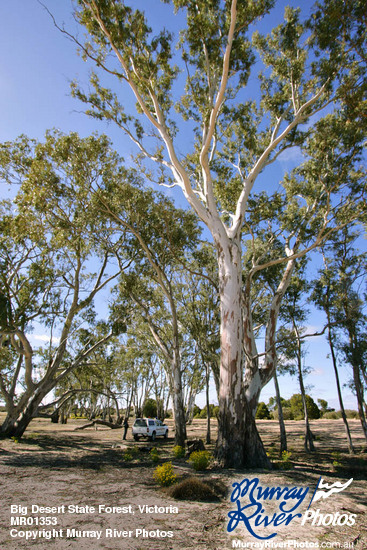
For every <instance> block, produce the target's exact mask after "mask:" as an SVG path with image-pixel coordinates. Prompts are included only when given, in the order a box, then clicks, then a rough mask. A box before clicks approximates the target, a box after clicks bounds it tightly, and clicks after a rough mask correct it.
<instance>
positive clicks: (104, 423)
mask: <svg viewBox="0 0 367 550" xmlns="http://www.w3.org/2000/svg"><path fill="white" fill-rule="evenodd" d="M96 424H101V425H102V426H107V427H108V428H111V430H118V429H121V428H122V424H116V423H114V422H107V420H92V422H88V423H87V424H83V426H78V427H77V428H74V431H76V430H84V429H85V428H90V427H91V426H95V425H96Z"/></svg>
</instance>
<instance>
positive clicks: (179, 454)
mask: <svg viewBox="0 0 367 550" xmlns="http://www.w3.org/2000/svg"><path fill="white" fill-rule="evenodd" d="M172 452H173V454H174V456H175V458H184V456H185V448H184V447H181V445H176V446H175V447H173V449H172Z"/></svg>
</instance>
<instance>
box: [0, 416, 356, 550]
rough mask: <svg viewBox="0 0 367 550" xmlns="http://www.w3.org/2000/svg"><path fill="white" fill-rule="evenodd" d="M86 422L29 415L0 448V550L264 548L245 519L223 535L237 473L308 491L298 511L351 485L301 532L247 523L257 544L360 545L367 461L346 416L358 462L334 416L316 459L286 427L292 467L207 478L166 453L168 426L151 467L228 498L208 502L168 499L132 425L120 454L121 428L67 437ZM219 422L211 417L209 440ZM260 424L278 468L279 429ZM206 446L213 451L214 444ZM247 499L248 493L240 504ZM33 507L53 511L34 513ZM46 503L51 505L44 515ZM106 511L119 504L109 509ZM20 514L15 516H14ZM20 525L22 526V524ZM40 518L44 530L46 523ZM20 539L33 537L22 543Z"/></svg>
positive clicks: (318, 435)
mask: <svg viewBox="0 0 367 550" xmlns="http://www.w3.org/2000/svg"><path fill="white" fill-rule="evenodd" d="M83 422H84V421H82V420H71V421H70V420H69V422H68V424H66V425H55V424H51V422H50V421H49V420H47V419H36V420H34V421H33V422H32V423H31V425H30V427H29V429H28V430H27V431H26V433H25V436H24V438H23V439H22V440H21V441H20V442H17V441H13V440H6V441H5V440H3V441H0V474H1V489H0V496H1V507H0V550H18V549H27V550H28V549H31V550H34V549H39V550H44V549H48V548H50V549H51V550H53V549H55V550H58V549H62V550H63V549H76V550H89V549H109V550H118V549H126V550H128V549H132V550H140V549H141V550H143V549H144V550H160V549H162V550H165V549H174V550H176V549H177V550H194V549H195V550H196V549H203V550H214V549H218V550H219V549H226V550H227V549H230V548H234V547H237V548H260V547H261V544H263V542H264V541H263V540H261V539H259V538H257V537H255V536H253V535H251V533H249V531H248V529H247V527H246V526H245V525H244V522H240V524H239V525H238V527H237V528H236V529H235V530H233V531H232V532H231V533H228V532H227V525H228V513H229V512H231V511H234V510H235V509H237V507H236V505H235V503H233V502H231V501H230V495H231V493H232V490H233V488H232V484H233V483H236V482H237V483H240V482H241V481H242V480H244V479H245V478H248V479H251V480H252V479H254V478H258V479H259V484H260V485H261V486H262V487H263V488H265V487H288V488H294V487H297V488H301V487H302V488H304V489H305V488H307V487H308V488H309V492H308V494H307V495H306V497H305V500H304V502H302V503H301V504H300V506H299V510H297V511H299V512H301V513H302V514H303V513H304V512H306V510H307V506H308V505H309V503H310V500H311V496H312V495H313V493H314V491H315V489H316V486H317V483H318V481H319V479H320V476H321V477H322V480H323V481H324V482H325V481H326V482H328V483H329V484H330V483H335V482H342V483H343V484H344V483H346V482H347V481H348V480H349V479H350V478H353V482H352V483H351V484H350V485H349V486H348V487H347V488H346V489H345V490H344V491H341V492H338V493H337V494H332V495H331V496H330V497H329V498H327V499H325V500H323V499H322V500H319V501H318V502H317V504H316V503H315V504H314V505H313V504H312V507H311V508H310V510H314V511H315V510H316V509H319V511H320V512H319V517H318V518H317V520H315V521H316V523H315V525H312V518H311V519H310V520H308V521H307V522H306V523H305V524H304V525H302V520H301V518H295V519H294V520H292V521H291V522H290V523H289V524H288V525H287V524H285V523H282V524H280V525H279V526H277V527H274V526H273V525H270V526H268V527H264V522H261V523H260V524H258V525H257V526H256V527H254V526H252V528H253V529H254V531H255V532H256V535H257V536H263V537H264V536H269V534H272V533H274V532H276V533H277V535H276V536H275V537H274V538H272V539H269V540H268V541H267V543H268V547H269V548H282V547H283V548H284V547H288V548H351V549H355V550H363V549H367V522H366V518H367V496H366V495H367V480H366V472H367V467H366V458H367V454H366V449H365V445H364V439H363V434H362V430H361V428H360V425H359V422H358V421H357V420H351V421H350V425H351V430H352V436H353V440H354V442H355V445H356V447H357V450H358V454H357V455H356V456H354V457H351V456H349V455H348V454H347V449H346V444H345V436H344V428H343V424H342V422H341V421H339V420H318V421H313V422H312V431H313V433H314V435H315V445H316V452H315V453H313V454H306V453H304V451H303V432H304V428H303V423H302V422H295V421H288V422H287V423H286V425H287V433H288V446H289V449H290V453H291V456H290V461H291V462H292V469H289V470H283V469H273V470H271V471H262V470H258V471H253V470H252V471H236V470H220V469H218V468H216V467H215V464H214V465H212V466H211V467H210V469H209V470H207V471H205V472H194V470H193V469H192V466H191V465H190V464H189V463H188V462H187V461H186V460H185V459H175V458H173V454H172V448H173V446H174V439H173V437H172V436H173V433H172V432H173V430H172V429H171V432H170V433H171V437H170V438H169V439H168V440H163V439H159V440H157V441H156V442H155V443H154V445H155V446H156V447H157V449H158V451H159V456H160V459H159V460H160V461H159V463H160V464H162V463H164V462H165V461H167V460H170V461H172V463H173V465H174V471H175V473H176V475H177V476H178V477H179V478H181V477H183V478H184V477H188V476H190V475H194V476H196V477H197V478H199V479H202V480H206V481H207V482H208V483H209V484H210V483H214V482H215V484H216V486H217V485H218V483H221V485H222V487H224V488H225V489H226V492H227V495H226V496H222V497H221V498H220V499H219V500H218V501H216V502H214V501H206V502H205V501H204V502H197V501H193V500H190V501H189V500H185V501H182V500H176V499H174V498H173V497H172V496H170V495H169V492H168V490H167V489H163V488H161V487H160V486H159V485H157V483H156V482H155V480H154V479H153V472H154V470H155V468H156V466H157V465H156V464H155V463H154V462H153V461H152V459H151V457H150V455H149V453H148V452H143V451H144V447H145V448H149V447H150V446H153V444H151V443H144V442H141V441H140V442H138V443H137V442H135V441H134V440H133V439H132V437H131V430H129V435H128V439H127V441H126V445H127V447H128V449H126V447H125V446H124V445H125V442H123V443H124V445H122V441H121V436H122V431H121V430H110V429H109V428H105V427H101V426H98V429H94V428H88V429H86V430H83V431H75V428H76V427H77V426H80V425H81V424H83ZM215 423H216V422H215V421H213V431H212V439H213V440H214V438H215V426H214V424H215ZM168 424H170V422H169V421H168ZM258 426H259V431H260V433H261V436H262V439H263V441H264V444H265V446H266V448H267V450H269V454H270V456H271V457H272V459H274V460H275V463H276V464H279V462H277V460H276V459H277V458H278V457H277V446H278V440H279V436H278V425H277V422H274V421H259V423H258ZM170 428H172V425H170ZM188 435H189V438H197V437H201V438H203V439H205V421H201V420H195V421H194V423H193V425H192V426H190V427H189V430H188ZM136 447H140V448H141V447H143V450H141V451H139V452H138V451H136V454H134V452H132V453H131V452H130V451H129V448H131V449H134V448H136ZM207 448H208V449H209V450H211V451H212V450H213V449H214V446H213V445H212V446H210V445H209V446H207ZM145 450H147V449H145ZM333 463H334V464H333ZM280 465H281V463H280ZM280 502H281V500H280V501H277V500H274V499H273V500H270V499H269V500H267V501H266V502H264V501H263V506H264V508H262V515H263V516H266V515H268V516H269V517H270V518H272V517H273V514H274V513H276V514H279V513H280V509H279V505H280ZM245 503H247V501H246V499H245V498H244V499H243V500H242V501H241V506H244V505H245ZM143 505H148V506H155V505H157V506H158V507H163V508H161V509H155V508H154V509H153V510H149V511H148V513H146V512H145V511H144V510H142V509H141V508H139V506H140V507H142V506H143ZM32 506H33V509H32ZM41 506H43V507H49V508H50V509H51V510H47V509H45V510H42V509H41V508H40V507H41ZM100 506H101V507H102V508H101V509H99V507H100ZM104 506H105V507H104ZM20 507H22V508H20ZM52 507H55V508H54V509H53V510H52ZM92 507H94V510H93V508H92ZM108 507H119V508H117V509H116V508H115V510H113V511H111V510H110V509H109V508H108ZM286 510H289V507H288V508H286ZM337 512H338V513H339V517H340V518H342V519H341V520H340V523H341V525H337V524H336V525H332V524H330V525H329V524H328V523H330V522H331V521H333V523H335V522H337V521H339V520H338V519H335V514H336V513H337ZM330 514H334V516H332V515H330ZM351 514H355V516H353V518H354V522H355V523H354V525H348V523H346V522H347V520H348V522H352V520H349V519H348V518H349V516H351ZM326 515H327V517H326ZM260 516H261V514H260ZM321 516H323V517H324V516H325V520H322V521H324V522H325V525H322V524H321V525H318V524H317V521H319V519H320V517H321ZM17 517H20V518H23V519H20V520H17V519H16V518H17ZM24 518H25V519H24ZM46 518H50V519H49V520H46ZM52 518H55V519H52ZM332 518H334V519H332ZM343 518H344V519H343ZM22 521H23V523H24V522H26V524H25V525H21V524H20V523H19V522H22ZM48 521H50V522H51V525H47V523H45V522H48ZM17 522H18V524H17ZM40 522H41V523H40ZM42 522H43V523H42ZM52 522H54V524H52ZM73 530H74V531H73ZM124 532H125V535H124ZM32 533H33V534H32ZM98 534H99V537H100V538H98ZM167 534H172V536H168V535H167ZM165 535H167V536H165ZM26 536H28V537H30V538H28V540H26V538H25V537H26ZM33 537H34V538H33ZM48 537H49V538H48Z"/></svg>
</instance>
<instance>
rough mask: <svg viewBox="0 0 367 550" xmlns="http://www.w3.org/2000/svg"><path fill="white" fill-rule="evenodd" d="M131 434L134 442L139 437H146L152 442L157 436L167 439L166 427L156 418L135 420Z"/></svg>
mask: <svg viewBox="0 0 367 550" xmlns="http://www.w3.org/2000/svg"><path fill="white" fill-rule="evenodd" d="M132 432H133V436H134V439H135V441H138V439H139V437H147V438H148V439H151V440H152V441H154V440H155V438H156V437H158V436H159V435H162V436H163V437H164V438H167V437H168V426H167V425H166V424H163V422H162V421H161V420H158V419H157V418H137V419H136V420H135V422H134V425H133V430H132Z"/></svg>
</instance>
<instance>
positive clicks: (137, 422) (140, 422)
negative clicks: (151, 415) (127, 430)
mask: <svg viewBox="0 0 367 550" xmlns="http://www.w3.org/2000/svg"><path fill="white" fill-rule="evenodd" d="M146 425H147V423H146V422H145V420H143V419H142V418H137V419H136V420H135V424H134V426H146Z"/></svg>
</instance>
